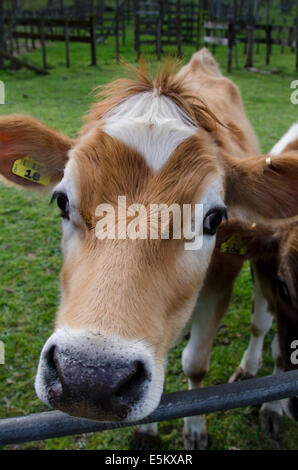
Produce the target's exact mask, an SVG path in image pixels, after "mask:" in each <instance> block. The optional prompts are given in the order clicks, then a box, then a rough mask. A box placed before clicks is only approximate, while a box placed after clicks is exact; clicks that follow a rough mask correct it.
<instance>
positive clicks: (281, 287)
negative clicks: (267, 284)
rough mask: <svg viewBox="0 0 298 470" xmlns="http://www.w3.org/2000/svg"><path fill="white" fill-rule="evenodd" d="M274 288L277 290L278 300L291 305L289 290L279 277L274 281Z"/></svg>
mask: <svg viewBox="0 0 298 470" xmlns="http://www.w3.org/2000/svg"><path fill="white" fill-rule="evenodd" d="M276 288H277V291H278V294H279V296H280V298H281V299H282V300H284V301H285V302H287V303H288V304H291V303H292V302H291V296H290V292H289V288H288V286H287V284H286V283H285V281H284V280H283V279H281V278H280V277H278V278H277V279H276Z"/></svg>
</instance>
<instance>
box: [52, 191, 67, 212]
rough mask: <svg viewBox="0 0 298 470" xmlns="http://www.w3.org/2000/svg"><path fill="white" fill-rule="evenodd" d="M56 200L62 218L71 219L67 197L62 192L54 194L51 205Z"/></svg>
mask: <svg viewBox="0 0 298 470" xmlns="http://www.w3.org/2000/svg"><path fill="white" fill-rule="evenodd" d="M55 200H56V201H57V206H58V207H59V209H60V210H61V214H60V215H61V217H62V218H63V219H69V201H68V197H67V195H66V194H65V193H62V192H54V194H53V196H52V199H51V203H52V202H54V201H55Z"/></svg>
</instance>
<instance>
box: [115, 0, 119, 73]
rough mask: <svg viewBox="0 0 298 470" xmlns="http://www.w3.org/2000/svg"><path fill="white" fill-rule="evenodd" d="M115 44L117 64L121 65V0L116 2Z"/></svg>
mask: <svg viewBox="0 0 298 470" xmlns="http://www.w3.org/2000/svg"><path fill="white" fill-rule="evenodd" d="M115 44H116V62H117V64H119V0H116V10H115Z"/></svg>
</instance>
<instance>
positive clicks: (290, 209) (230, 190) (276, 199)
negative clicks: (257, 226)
mask: <svg viewBox="0 0 298 470" xmlns="http://www.w3.org/2000/svg"><path fill="white" fill-rule="evenodd" d="M226 171H227V173H226V174H227V178H226V179H227V186H226V203H227V206H228V207H230V208H234V209H235V210H237V216H239V217H244V218H245V217H246V218H247V217H248V218H249V219H250V220H252V221H254V220H260V221H261V220H262V219H263V220H264V219H281V218H282V219H283V218H289V217H293V216H295V215H297V214H298V153H297V152H287V153H283V154H281V155H278V156H274V157H269V156H266V155H263V156H260V157H250V158H246V159H243V160H239V161H238V160H237V161H236V162H229V163H228V165H227V170H226Z"/></svg>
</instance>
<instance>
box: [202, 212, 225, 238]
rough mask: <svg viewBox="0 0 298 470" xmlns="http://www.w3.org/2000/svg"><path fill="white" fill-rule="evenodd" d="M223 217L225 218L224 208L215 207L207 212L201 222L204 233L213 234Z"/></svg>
mask: <svg viewBox="0 0 298 470" xmlns="http://www.w3.org/2000/svg"><path fill="white" fill-rule="evenodd" d="M223 219H226V220H227V210H226V208H222V207H220V208H215V209H211V210H210V211H209V212H207V214H206V216H205V218H204V224H203V233H204V235H215V234H216V231H217V229H218V227H219V226H220V224H221V223H222V221H223Z"/></svg>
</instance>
